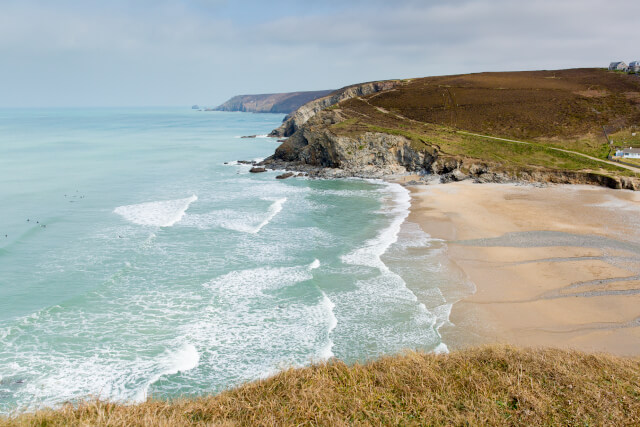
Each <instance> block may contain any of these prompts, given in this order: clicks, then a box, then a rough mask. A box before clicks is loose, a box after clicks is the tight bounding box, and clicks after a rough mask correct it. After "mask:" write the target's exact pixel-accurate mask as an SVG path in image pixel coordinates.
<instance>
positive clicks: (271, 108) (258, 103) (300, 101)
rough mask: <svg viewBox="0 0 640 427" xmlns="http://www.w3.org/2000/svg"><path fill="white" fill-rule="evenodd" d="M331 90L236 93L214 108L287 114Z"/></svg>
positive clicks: (218, 109)
mask: <svg viewBox="0 0 640 427" xmlns="http://www.w3.org/2000/svg"><path fill="white" fill-rule="evenodd" d="M331 92H333V91H332V90H319V91H310V92H291V93H266V94H260V95H238V96H234V97H233V98H231V99H229V100H228V101H227V102H225V103H224V104H221V105H219V106H217V107H216V108H214V110H215V111H243V112H250V113H280V114H289V113H291V112H293V111H295V110H297V109H298V108H300V107H301V106H302V105H304V104H306V103H308V102H310V101H313V100H314V99H317V98H321V97H324V96H326V95H328V94H330V93H331Z"/></svg>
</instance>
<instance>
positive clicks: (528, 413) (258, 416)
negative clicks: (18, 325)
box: [0, 346, 640, 426]
mask: <svg viewBox="0 0 640 427" xmlns="http://www.w3.org/2000/svg"><path fill="white" fill-rule="evenodd" d="M639 384H640V360H639V359H623V358H617V357H613V356H608V355H587V354H584V353H580V352H576V351H562V350H523V349H516V348H513V347H501V346H494V347H484V348H477V349H469V350H464V351H459V352H454V353H451V354H449V355H440V356H437V355H429V354H421V353H409V354H406V355H403V356H397V357H387V358H383V359H381V360H378V361H375V362H371V363H368V364H366V365H358V364H356V365H353V366H347V365H345V364H344V363H342V362H338V361H334V362H331V363H327V364H322V365H316V366H312V367H309V368H304V369H291V370H288V371H285V372H282V373H280V374H278V375H276V376H275V377H273V378H270V379H268V380H264V381H258V382H254V383H250V384H247V385H244V386H242V387H239V388H237V389H234V390H231V391H228V392H225V393H222V394H220V395H217V396H212V397H205V398H200V399H194V400H178V401H174V402H171V403H167V402H162V401H149V402H146V403H143V404H140V405H135V406H122V405H116V404H109V403H103V402H87V403H85V404H82V405H80V406H79V407H77V408H74V407H72V406H70V405H69V406H65V407H63V408H61V409H59V410H57V411H52V410H47V411H41V412H38V413H35V414H26V415H22V416H20V417H17V418H12V419H4V420H2V419H0V425H43V426H44V425H46V426H57V425H114V426H130V425H140V426H142V425H145V426H146V425H187V424H196V425H301V424H314V425H315V424H320V425H346V424H373V425H381V424H391V425H398V424H400V425H419V424H420V425H424V424H427V425H443V424H447V425H451V424H453V425H468V424H471V425H640V385H639Z"/></svg>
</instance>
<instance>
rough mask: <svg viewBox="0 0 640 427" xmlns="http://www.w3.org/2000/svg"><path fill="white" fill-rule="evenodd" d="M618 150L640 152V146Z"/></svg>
mask: <svg viewBox="0 0 640 427" xmlns="http://www.w3.org/2000/svg"><path fill="white" fill-rule="evenodd" d="M618 151H622V152H623V153H638V154H640V148H631V147H629V148H623V149H622V150H618Z"/></svg>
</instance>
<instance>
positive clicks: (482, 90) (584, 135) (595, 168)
mask: <svg viewBox="0 0 640 427" xmlns="http://www.w3.org/2000/svg"><path fill="white" fill-rule="evenodd" d="M330 108H331V110H332V111H334V112H335V113H337V114H339V115H340V117H341V120H340V121H339V123H336V124H333V125H332V126H331V130H332V132H334V133H336V134H339V135H345V136H351V137H353V136H357V135H359V134H362V133H363V132H368V131H376V132H384V133H390V134H396V135H403V136H405V137H407V138H409V139H410V140H411V141H412V145H413V146H414V148H417V149H423V148H425V147H434V148H435V149H437V150H438V152H439V153H441V155H451V156H456V157H466V158H472V159H480V160H485V161H490V162H495V163H497V164H500V165H502V166H503V167H505V168H506V169H510V170H514V169H516V170H517V169H519V168H528V167H538V168H547V169H555V170H571V171H576V170H586V171H592V172H598V173H603V174H609V175H623V176H624V175H626V176H629V175H635V174H634V173H633V172H631V171H628V170H623V169H622V168H620V167H617V166H615V165H611V164H606V163H604V162H598V161H596V160H593V159H589V158H588V157H583V156H580V155H576V154H572V153H567V152H563V151H559V150H555V149H561V150H568V151H572V152H575V153H581V154H586V155H588V156H592V157H595V158H598V159H602V160H605V159H607V156H608V154H609V153H610V146H609V141H608V139H607V135H606V134H605V132H604V129H605V128H612V129H615V133H614V134H613V136H612V138H613V139H614V140H625V141H629V142H632V143H640V140H638V141H636V139H637V138H640V133H636V135H635V136H632V133H634V132H632V130H634V129H636V127H637V125H638V123H640V79H638V78H637V77H636V76H630V75H625V74H619V73H613V72H608V71H604V70H600V69H576V70H558V71H532V72H505V73H481V74H467V75H458V76H442V77H426V78H420V79H412V80H407V81H403V82H402V84H400V85H399V86H397V87H395V88H394V89H392V90H387V91H384V92H379V93H375V94H372V95H368V96H364V97H358V98H352V99H348V100H346V101H343V102H341V103H340V104H338V105H334V106H332V107H330ZM472 133H473V134H476V135H471V134H472ZM482 136H490V137H497V138H504V139H505V140H498V139H495V138H493V139H491V138H485V137H482ZM507 140H511V141H507ZM523 142H524V143H526V144H522V143H523Z"/></svg>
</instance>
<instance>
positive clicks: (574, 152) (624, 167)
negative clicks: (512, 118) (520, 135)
mask: <svg viewBox="0 0 640 427" xmlns="http://www.w3.org/2000/svg"><path fill="white" fill-rule="evenodd" d="M456 132H458V133H462V134H464V135H471V136H479V137H481V138H489V139H496V140H498V141H507V142H515V143H516V144H525V145H538V144H533V143H531V142H525V141H517V140H515V139H506V138H498V137H496V136H489V135H481V134H479V133H472V132H466V131H463V130H458V131H456ZM545 147H546V148H548V149H550V150H555V151H562V152H564V153H569V154H575V155H576V156H581V157H586V158H587V159H591V160H595V161H596V162H601V163H608V164H610V165H613V166H618V167H620V168H623V169H627V170H630V171H633V172H640V168H636V167H633V166H627V165H623V164H621V163H617V162H612V161H610V160H603V159H599V158H597V157H593V156H589V155H588V154H583V153H580V152H578V151H571V150H565V149H563V148H556V147H549V146H545Z"/></svg>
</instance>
